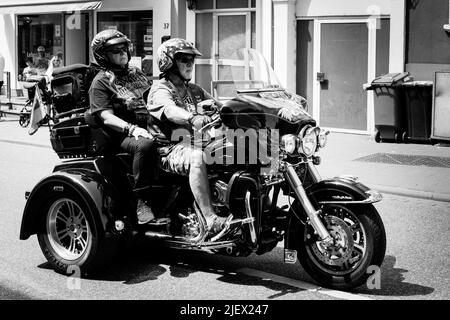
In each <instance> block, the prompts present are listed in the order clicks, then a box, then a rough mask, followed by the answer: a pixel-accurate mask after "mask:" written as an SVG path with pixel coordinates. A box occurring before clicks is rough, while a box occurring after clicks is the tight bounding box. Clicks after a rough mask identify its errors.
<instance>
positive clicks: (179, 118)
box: [147, 38, 227, 236]
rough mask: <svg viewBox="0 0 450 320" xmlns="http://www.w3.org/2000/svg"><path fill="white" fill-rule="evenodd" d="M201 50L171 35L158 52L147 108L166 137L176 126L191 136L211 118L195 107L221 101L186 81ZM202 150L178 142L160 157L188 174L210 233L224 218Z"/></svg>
mask: <svg viewBox="0 0 450 320" xmlns="http://www.w3.org/2000/svg"><path fill="white" fill-rule="evenodd" d="M200 55H201V53H200V52H199V51H198V50H197V49H196V48H195V47H194V46H193V45H192V44H191V43H190V42H188V41H186V40H184V39H179V38H174V39H170V40H167V41H166V42H164V43H162V44H161V45H160V46H159V48H158V51H157V57H156V59H157V64H158V67H159V70H160V72H161V73H160V75H159V78H160V80H159V81H154V82H153V85H152V88H151V90H150V93H149V95H148V99H147V108H148V109H149V111H150V115H151V116H152V118H153V121H154V122H155V124H156V125H158V126H159V128H160V129H161V131H162V132H163V133H164V134H165V136H166V137H167V138H169V139H170V137H171V136H172V133H174V131H175V130H177V129H186V130H187V132H190V134H191V136H192V133H193V129H196V130H199V129H200V128H202V127H204V126H205V125H206V124H208V123H210V122H211V121H212V119H211V117H210V116H208V115H204V114H199V113H198V112H197V111H198V108H200V107H204V108H207V107H208V105H210V106H211V104H213V103H215V104H217V105H220V102H218V101H215V100H214V99H213V97H212V96H211V95H210V94H208V93H207V92H206V91H205V90H203V89H202V88H201V87H199V86H197V85H195V84H193V83H189V81H190V80H191V78H192V71H193V67H194V63H195V58H196V56H200ZM204 157H205V155H204V153H203V151H202V150H201V149H198V148H193V147H192V146H191V145H190V144H186V143H183V142H179V143H177V144H173V145H171V147H170V149H169V151H168V152H167V154H165V155H163V156H162V157H161V162H162V166H163V168H164V169H165V170H167V171H169V172H173V173H177V174H180V175H186V176H189V184H190V187H191V190H192V193H193V195H194V197H195V200H196V202H197V204H198V206H199V207H200V211H201V213H202V214H203V216H204V218H205V220H206V223H207V227H208V230H209V234H210V236H213V235H215V234H218V233H219V232H220V231H222V229H224V228H225V227H226V223H225V222H226V221H227V218H223V217H219V216H217V215H216V213H215V212H214V209H213V207H212V205H211V198H210V189H209V181H208V175H207V171H206V164H205V161H204Z"/></svg>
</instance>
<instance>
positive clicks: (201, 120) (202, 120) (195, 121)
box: [191, 114, 213, 131]
mask: <svg viewBox="0 0 450 320" xmlns="http://www.w3.org/2000/svg"><path fill="white" fill-rule="evenodd" d="M212 121H213V120H212V118H211V117H210V116H206V115H201V114H197V115H195V116H194V117H193V118H192V120H191V123H192V126H193V127H194V129H196V130H197V131H198V130H200V129H201V128H203V127H204V126H206V125H207V124H208V123H210V122H212Z"/></svg>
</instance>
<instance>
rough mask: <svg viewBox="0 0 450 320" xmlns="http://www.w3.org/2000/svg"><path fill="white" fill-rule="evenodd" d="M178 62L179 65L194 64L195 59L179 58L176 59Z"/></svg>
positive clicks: (191, 57)
mask: <svg viewBox="0 0 450 320" xmlns="http://www.w3.org/2000/svg"><path fill="white" fill-rule="evenodd" d="M177 60H178V61H180V62H181V63H185V64H188V63H194V62H195V57H193V56H181V57H179V58H178V59H177Z"/></svg>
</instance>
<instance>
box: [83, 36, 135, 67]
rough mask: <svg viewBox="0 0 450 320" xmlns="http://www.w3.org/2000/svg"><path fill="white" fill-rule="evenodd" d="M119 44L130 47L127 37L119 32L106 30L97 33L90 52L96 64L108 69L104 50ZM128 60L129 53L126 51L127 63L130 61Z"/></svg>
mask: <svg viewBox="0 0 450 320" xmlns="http://www.w3.org/2000/svg"><path fill="white" fill-rule="evenodd" d="M120 43H125V44H126V45H127V46H128V47H130V45H131V41H130V39H128V37H127V36H126V35H124V34H123V33H122V32H120V31H117V30H114V29H107V30H103V31H100V32H99V33H97V34H96V35H95V37H94V39H92V43H91V50H92V53H93V55H94V58H95V61H97V63H98V64H99V65H100V66H102V67H108V66H109V65H110V62H109V60H108V59H107V57H106V50H105V49H106V48H107V47H109V46H112V45H114V44H120ZM130 59H131V53H130V50H128V61H130Z"/></svg>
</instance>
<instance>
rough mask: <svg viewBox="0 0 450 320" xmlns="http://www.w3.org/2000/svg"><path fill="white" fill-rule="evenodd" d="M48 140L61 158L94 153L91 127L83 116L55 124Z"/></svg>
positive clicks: (83, 156)
mask: <svg viewBox="0 0 450 320" xmlns="http://www.w3.org/2000/svg"><path fill="white" fill-rule="evenodd" d="M50 142H51V144H52V147H53V150H55V152H56V153H57V154H58V157H59V158H61V159H64V158H85V157H88V156H92V155H94V154H95V153H96V148H95V143H94V141H93V139H92V134H91V128H90V127H89V125H88V124H87V123H86V120H85V118H84V116H80V117H75V118H71V119H67V120H64V121H61V122H60V123H58V124H55V125H54V126H53V127H52V129H51V132H50Z"/></svg>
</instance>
